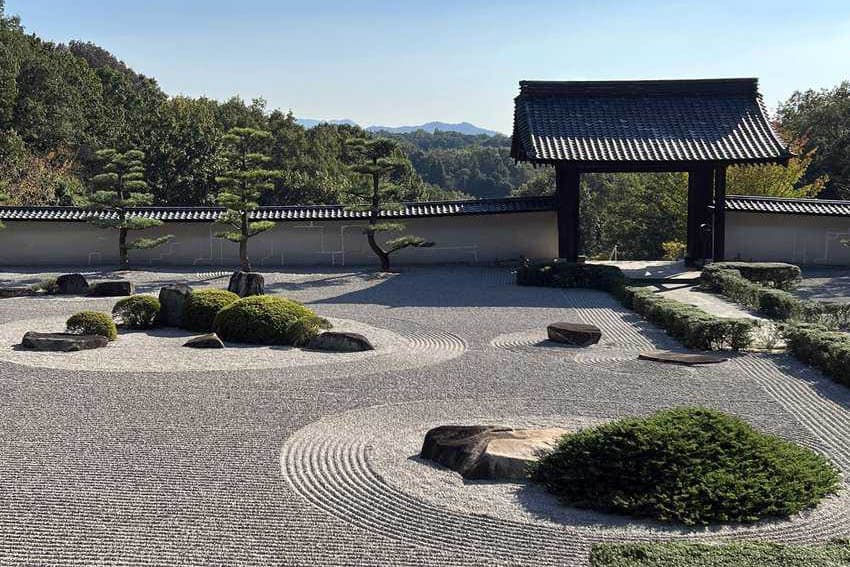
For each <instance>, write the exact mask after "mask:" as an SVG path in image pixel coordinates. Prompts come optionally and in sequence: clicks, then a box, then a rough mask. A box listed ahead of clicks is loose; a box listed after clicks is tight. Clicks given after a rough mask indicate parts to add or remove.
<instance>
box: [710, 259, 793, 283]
mask: <svg viewBox="0 0 850 567" xmlns="http://www.w3.org/2000/svg"><path fill="white" fill-rule="evenodd" d="M711 266H712V267H714V268H717V269H720V270H737V271H738V273H740V274H741V276H742V277H743V278H745V279H748V280H750V281H751V282H755V283H757V284H761V285H763V286H768V287H775V288H777V289H791V288H792V287H794V286H795V285H797V284H798V283H800V280H801V279H802V272H801V270H800V267H799V266H795V265H794V264H785V263H782V262H715V263H714V264H711Z"/></svg>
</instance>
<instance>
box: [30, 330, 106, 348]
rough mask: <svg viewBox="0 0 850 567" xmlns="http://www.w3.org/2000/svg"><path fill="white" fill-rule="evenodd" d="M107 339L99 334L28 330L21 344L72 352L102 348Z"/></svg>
mask: <svg viewBox="0 0 850 567" xmlns="http://www.w3.org/2000/svg"><path fill="white" fill-rule="evenodd" d="M108 344H109V340H108V339H107V338H106V337H104V336H101V335H75V334H72V333H37V332H35V331H29V332H27V333H26V334H25V335H24V338H23V340H22V341H21V346H22V347H24V348H26V349H30V350H39V351H58V352H74V351H80V350H88V349H93V348H103V347H105V346H106V345H108Z"/></svg>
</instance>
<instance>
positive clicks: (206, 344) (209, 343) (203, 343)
mask: <svg viewBox="0 0 850 567" xmlns="http://www.w3.org/2000/svg"><path fill="white" fill-rule="evenodd" d="M183 346H184V347H189V348H224V343H223V342H222V341H221V339H220V338H219V337H218V335H217V334H215V333H208V334H206V335H199V336H197V337H192V338H191V339H189V340H188V341H186V342H185V343H183Z"/></svg>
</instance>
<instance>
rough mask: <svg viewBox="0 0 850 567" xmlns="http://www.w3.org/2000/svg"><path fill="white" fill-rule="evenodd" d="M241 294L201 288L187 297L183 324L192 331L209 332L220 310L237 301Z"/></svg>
mask: <svg viewBox="0 0 850 567" xmlns="http://www.w3.org/2000/svg"><path fill="white" fill-rule="evenodd" d="M238 299H239V296H238V295H236V294H235V293H233V292H232V291H227V290H224V289H200V290H197V291H193V292H192V293H190V294H189V296H188V297H187V298H186V305H185V306H184V308H183V309H184V311H183V326H184V327H186V328H187V329H189V330H190V331H198V332H201V333H208V332H210V331H212V328H213V322H214V321H215V316H216V315H218V312H219V311H221V310H222V309H224V308H225V307H227V306H228V305H230V304H231V303H233V302H234V301H237V300H238Z"/></svg>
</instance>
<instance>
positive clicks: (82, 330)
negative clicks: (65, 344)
mask: <svg viewBox="0 0 850 567" xmlns="http://www.w3.org/2000/svg"><path fill="white" fill-rule="evenodd" d="M65 326H66V327H67V328H68V332H69V333H75V334H77V335H101V336H103V337H106V338H107V339H109V340H110V341H114V340H115V339H117V338H118V328H117V327H116V326H115V321H113V320H112V316H111V315H110V314H109V313H101V312H100V311H80V312H79V313H76V314H75V315H71V317H70V318H69V319H68V320H67V321H66V322H65Z"/></svg>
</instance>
